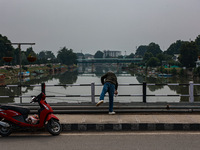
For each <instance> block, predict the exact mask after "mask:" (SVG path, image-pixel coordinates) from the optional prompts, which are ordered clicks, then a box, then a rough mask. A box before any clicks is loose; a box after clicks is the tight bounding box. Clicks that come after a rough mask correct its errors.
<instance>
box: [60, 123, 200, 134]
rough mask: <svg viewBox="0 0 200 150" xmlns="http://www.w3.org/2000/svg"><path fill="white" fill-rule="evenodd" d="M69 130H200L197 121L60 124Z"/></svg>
mask: <svg viewBox="0 0 200 150" xmlns="http://www.w3.org/2000/svg"><path fill="white" fill-rule="evenodd" d="M62 129H63V132H69V131H200V124H199V123H192V124H191V123H120V124H112V123H111V124H62Z"/></svg>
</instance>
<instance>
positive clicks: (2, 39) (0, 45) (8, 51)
mask: <svg viewBox="0 0 200 150" xmlns="http://www.w3.org/2000/svg"><path fill="white" fill-rule="evenodd" d="M7 43H11V42H10V40H8V38H7V37H6V36H2V35H1V34H0V65H3V64H4V63H5V62H4V61H3V59H2V58H3V57H13V56H14V50H15V49H14V48H13V47H12V45H10V44H7Z"/></svg>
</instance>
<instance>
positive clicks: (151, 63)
mask: <svg viewBox="0 0 200 150" xmlns="http://www.w3.org/2000/svg"><path fill="white" fill-rule="evenodd" d="M159 65H160V61H159V59H158V58H156V57H151V58H150V59H149V60H148V62H147V66H148V67H157V66H159Z"/></svg>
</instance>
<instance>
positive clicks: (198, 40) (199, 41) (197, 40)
mask: <svg viewBox="0 0 200 150" xmlns="http://www.w3.org/2000/svg"><path fill="white" fill-rule="evenodd" d="M195 43H196V45H197V47H198V55H200V35H198V36H197V38H196V39H195Z"/></svg>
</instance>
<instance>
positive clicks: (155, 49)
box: [146, 42, 162, 57]
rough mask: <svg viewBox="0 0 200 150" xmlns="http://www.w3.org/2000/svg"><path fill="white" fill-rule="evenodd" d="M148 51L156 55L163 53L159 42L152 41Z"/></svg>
mask: <svg viewBox="0 0 200 150" xmlns="http://www.w3.org/2000/svg"><path fill="white" fill-rule="evenodd" d="M146 52H148V53H152V54H153V56H154V57H155V56H156V55H158V54H160V53H162V50H161V49H160V46H159V45H158V44H155V43H153V42H152V43H150V44H149V45H148V47H147V51H146Z"/></svg>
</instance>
